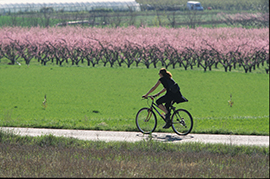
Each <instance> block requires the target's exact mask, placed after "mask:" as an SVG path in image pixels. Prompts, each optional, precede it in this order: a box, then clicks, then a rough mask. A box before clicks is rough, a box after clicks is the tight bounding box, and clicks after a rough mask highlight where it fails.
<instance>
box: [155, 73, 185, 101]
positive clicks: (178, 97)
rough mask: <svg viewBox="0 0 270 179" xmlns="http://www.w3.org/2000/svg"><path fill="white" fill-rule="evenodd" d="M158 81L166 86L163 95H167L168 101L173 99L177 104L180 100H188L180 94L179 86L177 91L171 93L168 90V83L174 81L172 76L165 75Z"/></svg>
mask: <svg viewBox="0 0 270 179" xmlns="http://www.w3.org/2000/svg"><path fill="white" fill-rule="evenodd" d="M159 81H160V82H161V83H162V85H163V87H164V88H166V90H167V92H166V94H165V96H167V97H168V99H169V100H170V101H172V100H173V101H175V102H176V103H177V104H178V103H182V102H187V101H188V100H187V99H186V98H185V97H184V96H183V95H182V94H181V92H180V88H179V90H178V91H177V92H175V93H173V92H172V91H170V90H169V89H170V85H169V83H175V81H174V80H173V79H172V78H167V77H161V78H160V79H159Z"/></svg>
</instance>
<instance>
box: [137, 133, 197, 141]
mask: <svg viewBox="0 0 270 179" xmlns="http://www.w3.org/2000/svg"><path fill="white" fill-rule="evenodd" d="M137 136H139V137H143V138H144V139H145V140H156V141H161V142H180V141H183V140H189V139H193V138H194V137H193V136H192V135H186V136H179V135H177V134H162V133H161V134H145V135H137Z"/></svg>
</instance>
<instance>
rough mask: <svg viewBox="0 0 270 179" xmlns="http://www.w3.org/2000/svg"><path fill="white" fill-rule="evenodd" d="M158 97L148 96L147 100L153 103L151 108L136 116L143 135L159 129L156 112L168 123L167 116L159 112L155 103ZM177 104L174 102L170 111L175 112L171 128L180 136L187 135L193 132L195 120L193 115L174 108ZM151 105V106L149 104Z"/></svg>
mask: <svg viewBox="0 0 270 179" xmlns="http://www.w3.org/2000/svg"><path fill="white" fill-rule="evenodd" d="M155 97H156V96H148V97H146V98H145V99H149V98H150V99H151V100H152V103H151V105H150V107H149V108H148V107H144V108H141V109H140V110H139V111H138V113H137V115H136V119H135V120H136V125H137V128H138V129H139V131H140V132H142V133H143V134H150V133H152V132H154V131H155V129H156V127H157V117H156V114H155V112H154V111H156V112H157V113H158V114H159V116H160V117H161V118H162V119H163V120H164V121H165V122H166V120H165V116H163V115H162V114H161V113H160V112H159V111H158V110H157V108H158V109H159V107H158V105H157V104H156V102H155V101H154V98H155ZM174 103H175V102H174V101H172V102H171V105H170V108H169V111H170V112H171V110H173V114H172V115H171V124H172V125H171V126H172V129H173V131H174V132H175V133H176V134H178V135H187V134H189V133H190V132H191V130H192V127H193V118H192V116H191V114H190V113H189V112H188V111H187V110H185V109H176V107H174V106H173V104H174ZM148 105H149V104H148Z"/></svg>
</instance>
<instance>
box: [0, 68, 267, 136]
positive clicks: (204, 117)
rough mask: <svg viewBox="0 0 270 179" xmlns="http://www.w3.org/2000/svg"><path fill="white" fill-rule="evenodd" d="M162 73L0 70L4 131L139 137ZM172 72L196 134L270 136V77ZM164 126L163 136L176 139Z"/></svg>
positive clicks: (0, 119) (0, 121)
mask: <svg viewBox="0 0 270 179" xmlns="http://www.w3.org/2000/svg"><path fill="white" fill-rule="evenodd" d="M158 70H159V68H158V69H155V68H150V69H146V68H143V67H139V68H136V67H132V68H125V67H114V68H108V67H95V68H93V67H77V66H63V67H61V66H55V65H48V66H40V65H30V66H25V65H22V66H18V65H16V66H9V65H0V126H17V127H19V126H20V127H47V128H68V129H94V130H121V131H137V129H136V125H135V116H136V113H137V111H138V110H139V109H140V108H141V107H145V106H147V101H146V100H142V99H141V96H142V95H144V94H145V93H146V92H148V90H149V89H150V88H151V87H152V86H153V85H154V84H155V83H156V82H157V80H158V78H159V76H158ZM168 70H169V71H170V72H171V73H172V74H173V78H174V79H175V80H176V81H177V82H178V83H179V85H180V88H181V92H182V94H183V95H184V96H185V97H186V98H187V99H188V100H189V102H187V103H181V104H177V105H175V106H176V107H177V108H185V109H187V110H188V111H189V112H190V113H191V114H192V116H193V118H194V128H193V130H192V132H193V133H225V134H228V133H233V134H257V135H269V75H267V74H265V73H255V72H254V73H242V72H227V73H225V72H223V70H221V71H219V70H216V71H207V72H203V71H202V70H199V69H194V70H190V69H189V70H187V71H185V70H183V69H170V68H169V69H168ZM161 89H162V87H161V86H159V87H158V90H161ZM158 90H157V91H158ZM45 94H46V96H47V107H46V108H44V107H43V105H42V102H43V100H44V95H45ZM231 94H232V101H233V102H234V104H233V106H232V107H230V106H229V105H228V100H230V95H231ZM163 123H164V122H163V121H162V120H161V119H160V118H159V119H158V127H157V129H156V131H162V132H165V131H166V132H173V131H172V129H168V130H164V129H162V126H163Z"/></svg>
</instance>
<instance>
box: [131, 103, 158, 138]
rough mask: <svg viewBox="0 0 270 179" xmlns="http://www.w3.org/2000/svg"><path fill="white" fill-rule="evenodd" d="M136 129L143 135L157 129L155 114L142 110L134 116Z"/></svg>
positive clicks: (149, 110) (147, 109)
mask: <svg viewBox="0 0 270 179" xmlns="http://www.w3.org/2000/svg"><path fill="white" fill-rule="evenodd" d="M136 125H137V128H138V129H139V130H140V131H141V132H142V133H144V134H150V133H152V132H154V131H155V129H156V127H157V117H156V114H155V113H154V112H153V111H152V110H151V109H149V108H142V109H140V110H139V111H138V113H137V115H136Z"/></svg>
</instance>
